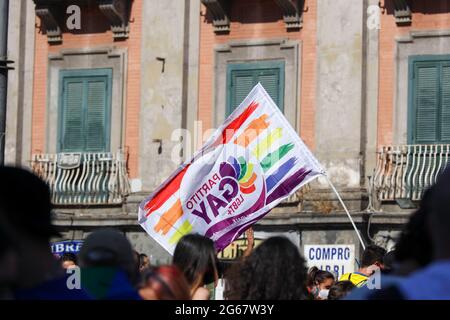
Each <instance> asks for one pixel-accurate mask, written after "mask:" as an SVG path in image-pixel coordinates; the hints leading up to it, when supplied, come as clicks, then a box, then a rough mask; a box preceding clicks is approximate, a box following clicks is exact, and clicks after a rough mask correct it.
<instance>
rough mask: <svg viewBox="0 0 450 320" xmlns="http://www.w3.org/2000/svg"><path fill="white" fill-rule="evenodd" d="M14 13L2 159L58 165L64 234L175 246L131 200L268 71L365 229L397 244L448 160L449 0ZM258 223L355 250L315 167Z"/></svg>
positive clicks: (37, 5)
mask: <svg viewBox="0 0 450 320" xmlns="http://www.w3.org/2000/svg"><path fill="white" fill-rule="evenodd" d="M77 10H79V12H78V11H77ZM77 13H79V17H80V19H79V20H77V17H78V16H77ZM10 17H11V18H10V30H11V31H10V35H11V36H10V38H9V47H10V53H9V56H10V58H11V59H13V60H14V61H15V69H14V70H13V71H11V72H10V78H9V92H8V114H7V117H8V122H7V135H6V150H7V153H6V160H7V163H9V164H13V165H21V166H26V167H29V168H31V169H32V170H34V171H35V172H36V173H37V174H39V175H40V176H42V177H43V178H44V179H46V180H47V181H48V182H49V183H50V185H51V186H52V192H53V202H54V204H55V218H56V223H57V225H58V226H59V227H60V229H61V231H62V232H63V234H64V238H65V239H77V240H78V239H82V238H84V237H85V236H86V235H87V234H88V233H89V232H91V231H92V230H94V229H95V228H97V227H100V226H113V227H118V228H120V229H121V230H123V231H124V232H125V233H126V234H127V236H128V237H129V238H130V240H131V241H132V243H133V244H134V246H135V247H136V249H137V250H138V251H140V252H145V253H147V254H149V255H152V256H153V257H154V259H156V260H158V261H161V262H165V261H167V260H168V259H169V257H168V255H167V253H165V252H164V250H163V249H162V248H161V247H160V246H159V245H158V244H156V243H155V242H154V241H153V240H152V239H150V238H149V237H148V236H147V235H146V234H145V232H144V231H143V230H142V229H141V228H140V226H139V225H138V224H137V206H138V204H139V203H140V201H142V200H143V199H144V197H146V196H147V195H148V194H150V193H151V192H152V191H153V190H155V188H156V187H158V186H159V185H160V183H161V182H163V181H164V180H165V179H166V178H167V177H168V176H169V175H170V174H171V172H172V171H173V170H174V169H175V168H176V167H177V166H178V163H179V162H181V161H182V160H183V158H185V157H188V156H189V154H192V150H194V149H196V148H198V147H199V146H200V145H201V142H202V139H204V138H205V137H207V136H208V134H209V133H210V132H211V130H212V129H214V128H216V127H218V126H219V125H220V124H221V123H222V122H223V120H224V119H225V118H226V117H227V116H228V115H229V114H230V113H231V112H232V111H233V110H234V108H236V107H237V106H238V105H239V103H240V102H241V101H242V99H243V98H244V97H245V96H246V95H247V93H248V92H249V91H250V89H251V88H252V87H253V86H254V85H255V84H256V83H258V82H261V83H262V84H263V86H264V87H265V88H266V90H267V91H268V92H269V94H270V95H271V97H272V98H273V99H274V101H275V102H277V104H278V106H279V107H280V109H281V110H282V111H283V113H284V114H285V116H286V118H287V119H288V120H289V122H290V123H291V125H292V126H293V127H294V128H295V129H296V130H297V132H298V133H299V135H300V136H301V138H302V139H303V140H304V141H305V143H306V144H307V145H308V147H309V148H310V149H311V150H312V151H313V153H314V154H315V155H316V157H317V158H318V159H319V161H320V162H321V163H322V165H323V166H324V168H325V169H326V170H327V175H328V177H329V179H330V180H331V181H332V182H333V184H335V185H336V187H337V188H338V190H339V192H340V194H341V195H342V197H343V200H344V201H345V203H346V204H347V206H348V208H349V209H350V211H351V214H352V216H353V218H354V220H355V222H356V224H357V226H358V228H359V230H360V233H361V234H362V236H363V238H364V239H365V241H366V242H367V243H369V242H375V243H377V244H380V245H383V246H385V247H387V248H391V247H392V245H393V243H394V240H395V237H396V235H397V234H398V232H399V230H400V229H401V228H402V226H403V224H404V223H405V222H406V221H407V219H408V216H409V214H410V212H411V211H412V210H414V208H415V207H416V206H417V201H419V200H420V197H421V195H422V192H423V190H424V189H425V188H426V187H427V186H428V185H430V184H431V183H433V181H434V180H435V179H436V176H437V174H438V173H439V170H440V169H442V168H443V167H444V166H445V164H446V162H447V160H448V155H449V153H450V150H449V149H450V147H449V146H450V3H449V1H444V0H439V1H432V2H430V1H425V0H382V1H375V0H339V1H335V0H304V1H301V0H298V1H297V0H247V1H237V0H191V1H178V0H170V1H147V0H120V1H112V0H92V1H88V0H78V1H75V0H70V1H69V0H67V1H66V0H62V1H52V0H34V1H32V0H27V1H11V2H10ZM17 39H19V41H17ZM178 129H186V130H187V131H188V132H189V133H190V134H189V135H186V133H183V135H182V139H180V133H179V132H180V131H179V130H178ZM177 130H178V131H177ZM254 230H255V233H256V237H257V238H261V239H262V238H265V237H267V236H270V235H276V234H283V235H286V236H288V237H289V238H290V239H291V240H292V241H293V242H294V243H296V244H297V245H298V246H299V247H301V248H303V247H304V246H305V245H326V244H353V245H354V246H355V247H354V249H355V255H356V257H357V256H358V255H359V253H360V250H361V247H360V245H359V242H358V238H357V237H356V234H355V233H354V231H353V230H352V227H351V224H350V223H349V221H348V218H347V216H346V214H345V213H344V211H343V210H342V208H341V206H340V204H339V202H338V201H337V198H336V196H335V195H334V194H333V192H332V191H331V189H330V187H329V185H328V183H327V180H326V179H322V178H321V179H318V180H317V181H314V182H313V183H311V184H310V185H309V186H308V187H306V188H303V189H301V190H300V191H299V192H298V193H297V194H295V195H294V196H292V197H291V198H290V199H288V200H287V201H285V202H284V203H282V204H281V205H280V206H278V207H277V208H275V209H274V210H273V211H272V212H271V213H270V214H269V215H267V216H266V217H265V218H264V219H263V220H261V221H260V222H259V223H258V224H256V225H255V227H254Z"/></svg>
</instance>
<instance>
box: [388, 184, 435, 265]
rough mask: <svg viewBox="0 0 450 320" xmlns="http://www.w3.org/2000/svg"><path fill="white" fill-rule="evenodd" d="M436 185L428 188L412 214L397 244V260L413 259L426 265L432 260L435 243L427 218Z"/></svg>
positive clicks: (419, 263)
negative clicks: (432, 239)
mask: <svg viewBox="0 0 450 320" xmlns="http://www.w3.org/2000/svg"><path fill="white" fill-rule="evenodd" d="M433 190H434V187H431V188H429V189H427V190H426V191H425V192H424V194H423V197H422V200H421V201H420V205H419V208H418V209H417V210H416V211H415V212H414V213H413V214H411V216H410V218H409V221H408V222H407V223H406V225H405V226H404V228H403V230H402V232H401V233H400V237H399V239H398V241H397V243H396V245H395V260H396V261H398V262H404V261H407V260H413V261H415V262H417V263H418V265H419V266H422V267H424V266H426V265H427V264H429V263H430V262H431V261H432V257H433V245H432V243H431V236H430V232H429V231H428V228H427V220H428V218H429V215H430V210H431V208H430V207H431V203H432V194H433Z"/></svg>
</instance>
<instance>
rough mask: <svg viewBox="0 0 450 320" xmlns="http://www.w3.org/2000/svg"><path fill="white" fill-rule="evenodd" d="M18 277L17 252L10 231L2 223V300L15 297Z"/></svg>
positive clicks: (0, 235)
mask: <svg viewBox="0 0 450 320" xmlns="http://www.w3.org/2000/svg"><path fill="white" fill-rule="evenodd" d="M17 277H18V273H17V252H16V249H15V247H14V244H13V242H12V240H11V238H10V237H9V235H8V232H7V231H6V229H4V228H3V227H2V225H0V300H5V299H13V292H12V291H13V287H14V286H15V285H16V281H17Z"/></svg>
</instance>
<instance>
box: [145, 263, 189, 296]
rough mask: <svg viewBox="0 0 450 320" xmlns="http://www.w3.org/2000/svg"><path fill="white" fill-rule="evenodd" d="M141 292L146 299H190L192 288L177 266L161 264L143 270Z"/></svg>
mask: <svg viewBox="0 0 450 320" xmlns="http://www.w3.org/2000/svg"><path fill="white" fill-rule="evenodd" d="M139 294H140V295H141V297H142V298H143V299H144V300H189V299H190V296H191V294H190V288H189V284H188V283H187V281H186V279H185V277H184V275H183V273H182V272H181V271H180V270H179V269H178V268H177V267H176V266H160V267H157V268H149V269H146V270H144V271H143V273H142V280H141V283H140V285H139Z"/></svg>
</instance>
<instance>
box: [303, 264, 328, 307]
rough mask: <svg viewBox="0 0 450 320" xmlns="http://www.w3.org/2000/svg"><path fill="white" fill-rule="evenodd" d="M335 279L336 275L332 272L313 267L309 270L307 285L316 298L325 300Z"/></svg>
mask: <svg viewBox="0 0 450 320" xmlns="http://www.w3.org/2000/svg"><path fill="white" fill-rule="evenodd" d="M334 281H335V279H334V275H333V274H332V273H331V272H329V271H325V270H319V268H317V267H312V268H311V269H309V272H308V277H307V279H306V286H307V287H308V290H309V291H310V293H311V294H312V295H313V297H314V298H315V299H319V300H324V299H326V297H327V295H328V290H330V288H331V286H332V285H333V284H334Z"/></svg>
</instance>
